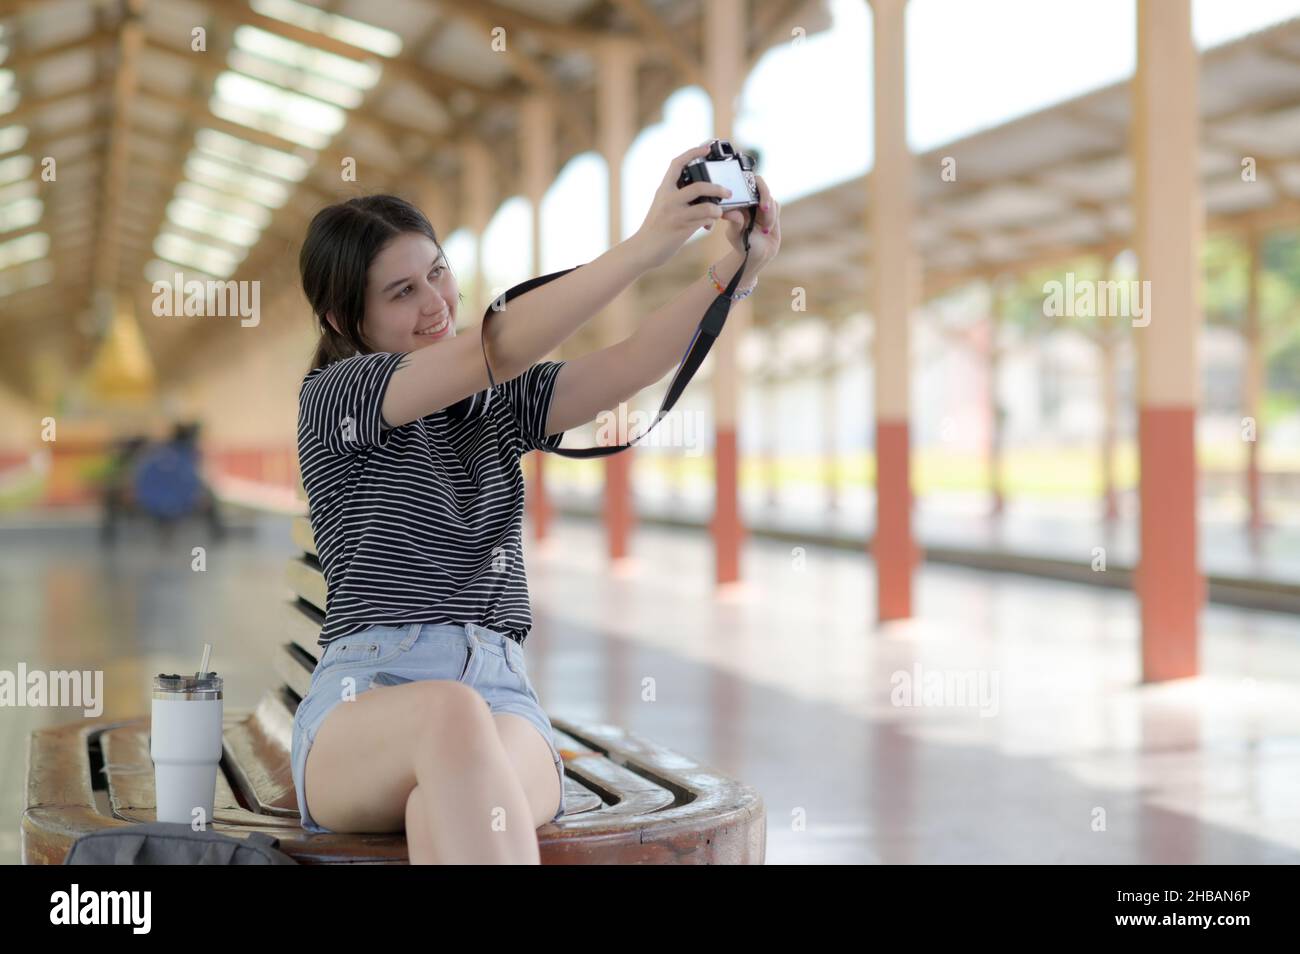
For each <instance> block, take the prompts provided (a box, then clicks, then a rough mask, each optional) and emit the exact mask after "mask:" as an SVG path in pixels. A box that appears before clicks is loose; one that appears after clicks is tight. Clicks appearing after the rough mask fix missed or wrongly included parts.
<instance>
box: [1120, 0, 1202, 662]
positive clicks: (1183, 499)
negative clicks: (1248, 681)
mask: <svg viewBox="0 0 1300 954" xmlns="http://www.w3.org/2000/svg"><path fill="white" fill-rule="evenodd" d="M1137 51H1138V55H1137V72H1136V74H1135V76H1134V80H1133V141H1132V149H1133V160H1134V161H1133V167H1134V171H1135V174H1136V178H1135V184H1136V189H1135V192H1134V203H1135V213H1136V215H1135V219H1136V224H1137V236H1136V237H1137V252H1138V260H1139V273H1138V278H1139V280H1140V281H1142V282H1143V283H1144V284H1143V285H1142V286H1140V287H1141V289H1142V291H1143V300H1144V304H1145V306H1146V310H1145V314H1144V316H1143V317H1142V318H1141V319H1135V320H1136V323H1137V327H1135V328H1134V332H1135V336H1134V337H1135V339H1136V341H1137V345H1138V400H1139V407H1138V453H1139V465H1140V471H1141V478H1140V486H1139V500H1140V506H1141V527H1140V540H1141V557H1140V559H1139V563H1138V568H1137V580H1136V582H1137V593H1138V598H1139V601H1140V604H1141V620H1142V678H1143V681H1146V682H1157V681H1161V680H1166V679H1177V678H1180V677H1185V676H1194V675H1196V673H1197V670H1198V655H1197V638H1198V633H1199V621H1200V608H1201V603H1202V601H1203V598H1204V593H1203V579H1202V576H1201V573H1200V569H1199V566H1198V560H1197V552H1196V550H1197V532H1196V406H1197V399H1198V391H1199V389H1198V384H1199V379H1198V366H1197V338H1198V335H1199V333H1200V325H1201V307H1200V301H1199V286H1200V261H1199V259H1200V254H1199V253H1200V247H1201V233H1202V229H1203V226H1204V212H1203V208H1202V205H1201V199H1200V177H1199V169H1198V164H1197V157H1198V153H1199V150H1198V146H1197V132H1198V125H1199V123H1198V119H1199V116H1198V110H1197V56H1196V46H1195V44H1194V43H1193V41H1192V10H1191V0H1162V2H1160V3H1139V4H1138V5H1137ZM1147 282H1149V284H1145V283H1147ZM1147 289H1149V290H1150V291H1149V295H1148V294H1147V293H1146V290H1147ZM1147 321H1149V322H1150V323H1149V324H1146V322H1147Z"/></svg>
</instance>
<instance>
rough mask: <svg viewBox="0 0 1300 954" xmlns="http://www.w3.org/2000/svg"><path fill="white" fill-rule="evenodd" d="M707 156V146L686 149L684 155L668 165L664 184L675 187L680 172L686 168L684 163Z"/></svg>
mask: <svg viewBox="0 0 1300 954" xmlns="http://www.w3.org/2000/svg"><path fill="white" fill-rule="evenodd" d="M708 154H709V147H708V146H696V147H695V148H694V149H687V150H686V151H685V152H684V153H682V154H681V155H680V156H678V157H677V158H676V159H674V160H673V161H672V162H671V163H669V165H668V172H667V173H665V174H664V182H665V183H666V184H668V185H671V186H674V187H675V186H676V185H677V180H678V179H679V178H681V175H682V170H683V169H684V168H686V163H688V162H690V161H691V160H692V159H699V158H700V157H701V156H707V155H708Z"/></svg>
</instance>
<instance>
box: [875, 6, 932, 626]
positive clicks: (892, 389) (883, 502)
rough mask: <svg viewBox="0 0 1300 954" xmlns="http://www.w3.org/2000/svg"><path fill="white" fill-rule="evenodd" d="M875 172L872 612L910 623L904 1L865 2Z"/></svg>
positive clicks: (910, 298)
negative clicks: (869, 21)
mask: <svg viewBox="0 0 1300 954" xmlns="http://www.w3.org/2000/svg"><path fill="white" fill-rule="evenodd" d="M871 8H872V10H873V12H874V30H873V35H874V52H875V62H874V90H873V95H874V101H875V152H876V158H875V166H874V168H873V169H872V171H871V175H870V177H869V180H868V190H869V191H868V196H867V209H868V217H869V219H870V226H869V228H870V240H871V258H870V275H871V311H872V315H873V317H874V318H875V338H874V347H873V351H874V354H873V361H874V379H875V405H876V407H875V411H876V532H875V537H874V539H873V540H872V541H871V545H870V549H871V553H872V556H873V557H874V558H875V564H876V612H877V618H878V619H879V620H880V621H881V622H886V621H888V620H895V619H906V618H908V617H910V616H911V615H912V568H913V565H914V564H915V562H916V549H915V544H914V542H913V539H912V487H911V479H910V439H909V432H908V417H909V415H908V389H909V377H910V374H909V367H908V365H909V359H910V349H909V329H908V324H909V322H910V319H911V313H912V309H913V307H914V305H915V303H916V297H917V291H918V289H919V280H918V279H919V277H920V276H919V274H918V265H919V260H918V259H917V256H916V253H915V251H914V249H913V248H912V240H911V236H912V215H913V208H912V154H911V151H910V150H909V149H908V145H907V116H906V101H907V96H906V90H905V88H904V82H905V73H904V69H903V56H904V20H905V15H906V8H907V3H906V0H872V2H871Z"/></svg>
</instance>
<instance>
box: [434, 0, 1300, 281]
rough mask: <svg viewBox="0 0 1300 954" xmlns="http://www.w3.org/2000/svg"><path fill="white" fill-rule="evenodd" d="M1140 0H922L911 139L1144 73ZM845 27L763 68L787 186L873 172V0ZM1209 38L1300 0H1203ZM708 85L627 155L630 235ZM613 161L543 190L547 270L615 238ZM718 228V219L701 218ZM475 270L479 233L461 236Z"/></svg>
mask: <svg viewBox="0 0 1300 954" xmlns="http://www.w3.org/2000/svg"><path fill="white" fill-rule="evenodd" d="M1134 3H1135V0H909V2H908V12H907V91H908V108H907V123H908V140H909V142H910V144H911V146H912V148H913V149H915V150H926V149H930V148H933V147H935V146H938V145H941V144H943V143H945V142H950V141H952V140H954V139H957V138H959V137H961V136H964V135H966V134H968V133H971V132H974V131H976V130H978V129H982V128H987V127H989V126H996V125H999V124H1001V123H1003V122H1006V121H1007V120H1009V119H1012V118H1014V117H1016V116H1020V115H1023V114H1025V113H1028V112H1033V111H1035V110H1038V109H1041V108H1043V107H1045V106H1048V105H1051V104H1052V103H1056V102H1059V101H1061V100H1063V99H1069V98H1071V97H1074V96H1078V95H1080V94H1081V93H1084V92H1087V91H1088V90H1091V89H1095V88H1097V87H1099V86H1105V85H1108V84H1110V83H1113V82H1116V81H1118V80H1122V79H1124V78H1126V77H1128V76H1130V75H1132V72H1133V68H1134V65H1135V63H1136V46H1135V40H1134V29H1135V24H1136V12H1135V6H1134ZM830 9H831V13H832V17H833V23H832V26H831V29H829V30H827V31H825V32H823V33H820V34H816V35H814V36H810V37H807V38H806V39H803V40H802V41H801V42H799V43H797V44H795V43H786V44H783V45H781V46H779V47H776V48H774V49H772V50H771V51H769V52H768V53H767V55H766V56H764V57H763V59H762V60H761V61H760V62H759V64H758V65H757V67H756V68H755V69H754V72H753V73H752V74H751V75H750V77H749V78H748V80H747V82H746V84H745V87H744V91H743V93H742V97H741V104H740V113H739V116H738V117H737V121H736V134H737V135H736V139H737V141H738V142H739V143H741V144H742V145H746V146H751V147H753V148H754V149H756V150H757V151H759V152H760V159H761V162H760V166H759V172H760V173H761V174H762V175H763V178H764V179H765V180H766V181H767V183H768V185H769V186H770V187H771V188H772V191H773V193H774V194H775V195H776V196H777V198H778V199H780V200H781V201H782V202H790V201H792V200H794V199H796V198H798V197H799V196H802V195H807V194H808V193H811V192H815V191H818V190H820V189H824V188H826V187H828V186H830V185H834V184H835V183H837V182H842V181H843V180H845V179H849V178H853V177H855V176H860V175H862V174H863V173H865V172H866V171H867V170H868V168H869V167H870V165H871V160H872V136H871V113H872V109H871V83H870V71H871V15H870V11H869V9H868V6H867V0H830ZM1192 16H1193V33H1194V35H1195V38H1196V43H1197V45H1198V47H1200V48H1202V49H1204V48H1205V47H1208V46H1215V45H1218V44H1220V43H1224V42H1227V41H1229V40H1232V39H1235V38H1237V37H1240V36H1243V35H1245V34H1247V33H1251V32H1254V31H1255V30H1259V29H1261V28H1263V27H1266V26H1269V25H1271V24H1273V23H1277V22H1279V21H1281V20H1286V19H1289V18H1291V17H1296V16H1300V0H1193V3H1192ZM711 115H712V109H711V107H710V105H709V101H708V98H707V97H706V96H705V95H704V93H703V92H702V91H701V90H700V89H699V88H698V87H690V88H687V89H682V90H679V91H678V92H677V93H675V94H674V95H673V96H672V97H671V98H670V99H669V100H668V102H667V104H666V105H665V108H664V121H663V122H662V123H661V124H659V125H657V126H654V127H650V128H647V129H645V130H643V131H642V133H641V134H640V135H639V136H638V137H637V138H636V140H635V141H634V143H633V145H632V149H631V150H630V152H629V154H628V157H627V159H626V161H625V163H624V168H623V172H624V178H623V182H624V201H623V236H624V237H626V236H628V235H631V234H632V233H633V232H635V231H636V229H637V228H638V227H639V226H640V224H641V222H642V220H643V219H644V217H645V213H646V210H647V209H648V208H649V206H650V200H651V197H652V196H653V195H654V191H655V189H656V188H657V187H658V185H659V182H660V180H661V179H662V178H663V174H664V171H665V170H666V169H667V167H668V163H669V161H670V160H671V159H672V158H673V157H674V156H676V155H677V154H679V153H681V152H683V151H685V150H686V149H687V148H689V147H690V146H692V145H694V144H696V143H699V142H700V141H701V140H704V139H707V138H709V137H710V136H712V135H713V133H712V130H711ZM606 188H607V186H606V175H605V166H604V162H603V161H602V160H601V159H600V158H599V156H597V155H595V154H594V153H587V154H584V155H581V156H577V157H575V158H574V159H573V160H571V161H570V162H569V163H568V165H567V166H566V167H565V168H564V170H563V171H562V172H561V173H560V176H559V178H558V179H557V181H556V182H555V184H554V185H553V186H552V188H551V190H550V192H549V193H548V194H547V197H546V199H545V201H544V202H543V204H542V229H543V241H542V247H543V261H542V270H543V272H550V271H554V270H557V269H561V268H567V267H569V266H572V265H578V264H581V263H583V262H588V261H591V260H592V259H593V258H596V257H597V256H599V255H600V254H601V253H602V252H603V251H604V250H605V249H606V248H608V247H609V243H608V235H607V229H608V224H607V217H606V209H607V200H606ZM701 234H703V233H701ZM530 235H531V231H530V227H529V211H528V207H527V203H526V202H524V200H523V199H512V200H510V201H508V202H506V203H505V204H503V205H502V206H501V208H500V209H499V210H498V211H497V214H496V215H495V216H494V218H493V220H492V222H491V223H490V225H489V226H488V230H487V234H486V235H485V239H484V243H485V244H484V248H485V258H486V260H487V278H488V287H489V292H490V293H492V292H494V291H499V290H500V289H504V288H506V287H509V286H510V285H512V284H515V283H517V282H520V281H523V280H524V279H526V278H528V277H529V276H530V264H531V261H532V258H531V252H530V247H531V244H532V243H531V240H530ZM444 244H445V245H446V247H447V254H448V256H449V257H450V258H451V261H452V267H453V269H454V270H455V272H456V274H457V276H458V277H459V278H460V279H461V280H462V282H465V281H467V280H468V278H469V276H470V275H471V274H472V272H473V267H474V263H473V253H474V245H473V242H472V240H471V238H470V236H469V235H468V234H466V233H464V232H463V231H462V232H458V233H455V234H453V235H451V236H448V237H447V239H446V241H445V243H444Z"/></svg>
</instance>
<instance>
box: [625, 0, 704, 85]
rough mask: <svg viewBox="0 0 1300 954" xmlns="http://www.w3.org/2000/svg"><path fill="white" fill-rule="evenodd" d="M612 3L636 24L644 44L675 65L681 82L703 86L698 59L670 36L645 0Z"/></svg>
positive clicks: (701, 71) (702, 75)
mask: <svg viewBox="0 0 1300 954" xmlns="http://www.w3.org/2000/svg"><path fill="white" fill-rule="evenodd" d="M614 3H615V4H616V5H617V6H618V7H619V8H620V9H621V10H622V11H623V12H624V13H626V14H627V15H628V16H629V17H630V18H631V19H632V21H633V22H635V23H636V25H637V29H638V30H640V32H641V40H642V41H643V42H644V43H645V44H646V46H648V47H649V48H650V49H651V50H653V51H655V52H656V53H658V54H659V55H660V56H662V57H664V58H665V59H667V60H668V61H669V62H670V63H672V64H673V66H674V67H676V69H677V72H678V73H680V74H681V80H682V83H683V84H684V85H687V86H703V85H704V70H703V68H702V67H701V66H700V62H699V58H698V57H697V56H690V55H688V54H687V52H686V51H685V50H684V49H682V42H681V39H680V38H678V37H675V36H673V34H672V32H671V31H669V29H668V27H667V26H666V25H665V24H664V22H663V21H662V20H661V19H659V16H658V14H656V13H655V12H654V11H653V10H651V9H650V8H649V7H648V6H646V3H645V0H614Z"/></svg>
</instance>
